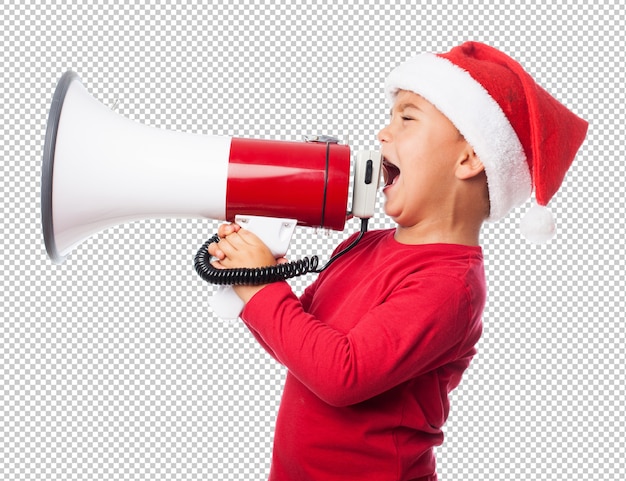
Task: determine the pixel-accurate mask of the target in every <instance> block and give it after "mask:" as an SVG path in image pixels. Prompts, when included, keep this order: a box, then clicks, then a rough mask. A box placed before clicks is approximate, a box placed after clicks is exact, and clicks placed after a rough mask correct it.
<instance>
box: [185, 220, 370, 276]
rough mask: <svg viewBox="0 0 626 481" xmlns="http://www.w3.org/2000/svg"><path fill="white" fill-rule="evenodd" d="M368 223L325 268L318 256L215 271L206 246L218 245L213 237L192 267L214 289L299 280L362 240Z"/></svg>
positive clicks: (318, 271) (363, 224) (364, 223)
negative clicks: (254, 266) (262, 265)
mask: <svg viewBox="0 0 626 481" xmlns="http://www.w3.org/2000/svg"><path fill="white" fill-rule="evenodd" d="M367 221H368V219H361V232H360V233H359V235H358V236H357V238H356V239H355V240H354V241H352V243H351V244H350V245H349V246H348V247H346V248H345V249H344V250H342V251H341V252H338V253H337V254H336V255H334V256H333V257H332V258H331V259H330V260H329V261H328V262H327V263H326V265H325V266H324V267H322V268H321V269H318V265H319V259H318V257H317V256H312V257H305V258H304V259H300V260H297V261H292V262H286V263H284V264H276V265H274V266H267V267H256V268H248V267H239V268H234V269H217V268H215V267H213V266H212V265H211V254H209V245H211V244H214V243H217V242H219V241H220V238H219V236H218V235H217V234H216V235H214V236H213V237H211V238H210V239H209V240H208V241H206V242H205V243H204V244H202V247H200V249H199V250H198V252H197V254H196V256H195V257H194V262H193V264H194V267H195V269H196V272H197V273H198V275H199V276H200V277H201V278H202V279H204V280H205V281H207V282H210V283H211V284H217V285H221V286H224V285H236V286H241V285H249V286H259V285H262V284H269V283H272V282H278V281H283V280H285V279H291V278H293V277H297V276H302V275H304V274H308V273H309V272H314V273H317V274H319V273H320V272H322V271H323V270H325V269H326V268H327V267H328V266H330V265H331V264H332V263H333V262H335V260H337V259H338V258H339V257H341V256H342V255H344V254H345V253H346V252H348V251H349V250H350V249H352V248H353V247H354V246H355V245H357V243H358V242H359V241H360V240H361V238H362V237H363V235H364V234H365V232H367Z"/></svg>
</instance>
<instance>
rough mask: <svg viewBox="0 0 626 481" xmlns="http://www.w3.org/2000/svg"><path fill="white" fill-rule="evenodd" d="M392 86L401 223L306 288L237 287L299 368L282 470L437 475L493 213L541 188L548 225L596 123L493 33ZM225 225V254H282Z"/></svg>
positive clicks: (282, 422) (267, 342) (309, 474)
mask: <svg viewBox="0 0 626 481" xmlns="http://www.w3.org/2000/svg"><path fill="white" fill-rule="evenodd" d="M386 89H387V93H388V95H389V97H390V100H391V102H392V105H393V106H392V108H391V119H390V121H389V124H388V125H387V126H386V127H385V128H383V129H382V130H381V131H380V132H379V134H378V138H379V141H380V143H381V145H382V154H383V158H384V161H383V168H384V173H385V186H384V189H383V192H384V196H385V213H386V214H387V215H389V216H390V217H392V218H393V219H394V221H395V222H396V224H397V227H396V228H395V229H393V230H383V231H374V232H368V233H367V234H366V235H365V236H364V237H363V239H362V240H361V241H360V243H359V244H357V246H356V247H355V248H354V249H353V250H351V251H350V252H349V253H348V254H346V255H345V256H343V257H341V258H340V259H338V260H337V261H336V262H335V263H334V264H333V265H332V267H330V268H329V269H327V270H326V271H324V272H323V273H321V274H320V275H319V276H318V277H317V279H316V280H315V281H314V282H313V284H312V285H311V286H309V287H308V288H307V289H306V290H305V292H304V294H303V295H302V296H301V297H300V298H299V299H298V298H297V297H296V296H295V295H294V294H293V292H292V291H291V289H290V287H289V285H288V284H287V283H285V282H277V283H274V284H269V285H266V286H237V287H235V291H236V292H237V294H238V295H239V296H240V297H241V298H242V299H243V300H244V302H245V303H246V306H245V308H244V310H243V312H242V316H241V317H242V319H243V321H244V322H245V324H246V325H247V326H248V328H249V329H250V330H251V332H252V334H253V335H254V336H255V337H256V339H257V340H258V341H259V342H260V343H261V345H262V346H263V347H264V348H265V349H266V350H267V351H268V352H269V353H270V354H271V355H272V356H273V357H274V358H276V359H277V360H278V361H279V362H281V363H283V364H284V365H285V366H286V367H287V368H288V374H287V378H286V382H285V388H284V392H283V397H282V401H281V406H280V410H279V414H278V419H277V425H276V433H275V441H274V451H273V457H272V468H271V472H270V479H271V480H277V481H278V480H281V481H282V480H319V481H332V480H342V481H347V480H359V481H364V480H377V481H379V480H403V481H404V480H436V479H437V475H436V471H435V458H434V454H433V447H434V446H437V445H440V444H441V443H442V441H443V433H442V431H441V428H442V426H443V424H444V423H445V421H446V418H447V416H448V411H449V403H448V394H449V392H450V391H451V390H452V389H454V388H455V387H456V386H457V385H458V383H459V382H460V380H461V375H462V373H463V371H464V370H465V369H466V368H467V367H468V366H469V363H470V361H471V359H472V357H473V356H474V354H475V352H476V350H475V347H474V346H475V344H476V342H477V341H478V339H479V337H480V335H481V332H482V324H481V315H482V311H483V307H484V303H485V292H486V287H485V278H484V267H483V257H482V251H481V248H480V246H479V233H480V229H481V226H482V223H483V221H485V220H498V219H499V218H501V217H503V216H504V215H506V213H507V212H508V211H509V210H510V209H511V208H512V207H514V206H517V205H519V204H521V203H522V202H524V201H525V200H526V199H527V198H528V197H529V196H530V194H531V190H532V188H533V187H534V189H535V196H536V201H537V203H538V204H539V205H540V206H542V208H534V209H533V210H538V211H539V213H538V216H535V218H534V219H530V220H527V221H526V222H525V226H526V227H524V230H526V231H527V232H528V233H529V234H530V235H531V236H534V238H535V239H539V240H545V238H547V237H549V236H550V235H551V234H552V232H553V225H552V223H551V220H550V217H549V215H548V216H547V217H548V220H547V221H546V212H547V211H546V209H545V205H546V204H547V203H548V201H549V200H550V198H551V197H552V195H553V194H554V193H555V192H556V191H557V189H558V188H559V186H560V183H561V181H562V179H563V176H564V175H565V172H566V171H567V169H568V168H569V166H570V164H571V162H572V160H573V158H574V155H575V153H576V151H577V150H578V148H579V146H580V144H581V143H582V141H583V139H584V136H585V134H586V130H587V123H586V122H585V121H583V120H581V119H579V118H578V117H576V116H575V115H574V114H572V113H571V112H569V111H568V110H567V109H566V108H565V107H563V106H562V105H561V104H560V103H558V102H557V101H556V100H555V99H554V98H552V97H551V96H550V95H549V94H548V93H547V92H545V91H544V90H543V89H541V88H540V87H539V86H538V85H536V84H535V82H534V81H533V80H532V78H530V76H529V75H528V74H527V73H526V72H525V71H524V70H523V69H522V67H521V66H519V65H518V64H517V63H516V62H515V61H513V60H512V59H511V58H509V57H508V56H506V55H505V54H503V53H501V52H499V51H498V50H495V49H493V48H491V47H488V46H487V45H484V44H480V43H474V42H468V43H465V44H463V45H461V46H459V47H456V48H454V49H452V50H451V51H450V52H448V53H445V54H438V55H434V54H422V55H419V56H417V57H413V58H412V59H410V60H408V61H407V62H406V63H404V64H402V65H400V66H399V67H398V68H396V69H395V70H394V71H393V72H392V73H391V74H390V76H389V78H388V79H387V84H386ZM219 234H220V237H221V238H222V239H221V240H220V242H219V243H218V244H212V245H211V247H210V253H211V254H212V255H213V256H215V257H216V259H217V260H216V261H215V262H214V265H215V266H216V267H224V268H230V267H261V266H265V265H272V264H275V263H276V262H277V260H276V259H274V258H273V257H272V255H271V253H270V252H269V250H268V249H267V248H266V247H265V246H264V245H263V243H262V242H261V241H259V239H258V238H257V237H256V236H254V235H253V234H252V233H250V232H248V231H246V230H245V229H241V228H240V227H239V226H237V225H234V224H231V225H224V226H221V227H220V231H219ZM351 240H352V239H348V240H347V241H346V242H345V243H344V244H342V245H341V246H339V248H342V247H343V246H344V245H346V244H347V243H348V242H350V241H351Z"/></svg>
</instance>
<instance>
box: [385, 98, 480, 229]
mask: <svg viewBox="0 0 626 481" xmlns="http://www.w3.org/2000/svg"><path fill="white" fill-rule="evenodd" d="M378 139H379V140H380V142H381V144H382V155H383V158H384V161H383V172H384V178H385V187H384V189H383V193H384V195H385V198H386V202H385V212H386V214H387V215H389V216H390V217H391V218H393V219H394V221H395V222H396V223H397V224H399V225H401V226H404V227H410V226H413V225H417V224H418V223H420V222H428V221H433V220H434V221H436V220H438V216H440V215H441V212H442V211H445V209H442V207H443V205H444V203H449V202H451V201H453V200H454V199H452V198H451V197H452V196H453V192H454V190H453V189H452V187H453V184H454V182H455V179H456V177H455V169H456V166H457V165H458V163H459V162H460V160H461V159H462V158H463V157H464V156H466V155H467V153H468V151H471V147H470V146H469V144H468V143H467V141H466V140H465V139H464V138H463V137H462V136H461V135H460V133H459V131H458V130H457V129H456V127H455V126H454V125H453V124H452V122H450V120H448V118H447V117H446V116H445V115H443V114H442V113H441V112H440V111H439V110H437V109H436V108H435V106H434V105H433V104H431V103H430V102H428V101H427V100H426V99H424V98H423V97H421V96H420V95H417V94H415V93H413V92H410V91H405V90H401V91H399V92H398V95H397V96H396V99H395V103H394V105H393V108H392V109H391V120H390V121H389V124H388V125H387V126H386V127H384V128H383V129H382V130H381V131H380V132H379V133H378ZM468 149H469V150H468Z"/></svg>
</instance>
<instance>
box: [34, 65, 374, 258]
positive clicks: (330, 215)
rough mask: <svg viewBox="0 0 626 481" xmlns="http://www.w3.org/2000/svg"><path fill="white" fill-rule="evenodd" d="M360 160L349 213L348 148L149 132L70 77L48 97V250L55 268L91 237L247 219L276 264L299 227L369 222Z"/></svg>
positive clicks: (44, 191) (366, 173)
mask: <svg viewBox="0 0 626 481" xmlns="http://www.w3.org/2000/svg"><path fill="white" fill-rule="evenodd" d="M314 140H315V139H314ZM356 157H357V159H356V163H355V181H354V183H353V198H352V209H351V212H347V201H348V190H349V183H350V148H349V146H347V145H341V144H339V143H337V142H333V141H329V139H326V138H322V139H317V141H309V142H286V141H273V140H256V139H242V138H233V137H227V136H212V135H200V134H191V133H183V132H174V131H168V130H164V129H160V128H156V127H150V126H146V125H143V124H141V123H139V122H135V121H132V120H130V119H127V118H125V117H123V116H121V115H119V114H117V113H115V112H113V111H112V110H111V109H109V108H107V107H106V106H104V105H103V104H102V103H100V102H99V101H98V100H96V99H95V98H94V97H92V96H91V95H90V94H89V93H88V92H87V90H86V89H85V88H84V86H83V84H82V83H81V82H80V79H79V78H78V76H77V75H76V74H75V73H73V72H67V73H65V74H64V75H63V76H62V77H61V79H60V80H59V82H58V84H57V87H56V90H55V92H54V96H53V99H52V105H51V107H50V112H49V116H48V124H47V129H46V137H45V145H44V153H43V164H42V182H41V209H42V212H41V213H42V227H43V234H44V241H45V245H46V250H47V253H48V256H49V257H50V259H52V261H54V262H55V263H61V262H63V261H64V260H65V259H66V257H67V256H68V255H69V254H70V252H71V251H72V250H73V249H74V248H75V247H76V246H77V245H78V244H80V243H81V242H83V241H84V240H86V239H87V238H88V237H90V236H91V235H93V234H95V233H97V232H99V231H102V230H104V229H106V228H108V227H112V226H114V225H118V224H121V223H124V222H130V221H135V220H141V219H147V218H207V219H215V220H224V221H233V220H236V219H239V217H237V216H243V221H244V222H245V221H247V222H248V223H249V226H250V227H251V230H255V229H256V233H257V235H259V236H260V237H262V238H263V240H264V241H265V242H266V243H267V244H268V246H270V248H271V249H272V251H273V252H274V253H275V255H276V256H277V257H278V256H280V255H284V253H285V252H286V249H287V247H288V244H289V241H290V238H291V233H292V232H293V228H294V227H295V225H296V224H297V225H303V226H311V227H323V228H328V229H333V230H342V229H343V228H344V224H345V221H346V219H347V218H348V217H349V216H350V215H354V216H357V217H361V218H364V217H371V216H372V215H373V210H374V204H375V196H376V190H377V188H378V179H379V177H380V154H379V153H378V152H375V151H362V152H360V153H359V154H358V155H357V156H356ZM357 177H358V180H357ZM258 219H262V220H261V221H259V220H258ZM263 219H267V220H263ZM246 227H248V225H247V226H246ZM285 228H288V229H287V230H288V231H289V232H287V233H285V232H284V230H285ZM266 231H267V232H266ZM274 241H275V242H274Z"/></svg>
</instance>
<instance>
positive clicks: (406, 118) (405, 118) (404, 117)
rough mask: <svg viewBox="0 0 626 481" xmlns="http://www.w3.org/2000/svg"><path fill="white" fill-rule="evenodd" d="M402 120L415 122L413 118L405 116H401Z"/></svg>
mask: <svg viewBox="0 0 626 481" xmlns="http://www.w3.org/2000/svg"><path fill="white" fill-rule="evenodd" d="M402 120H415V119H414V118H413V117H407V116H406V115H403V116H402Z"/></svg>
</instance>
